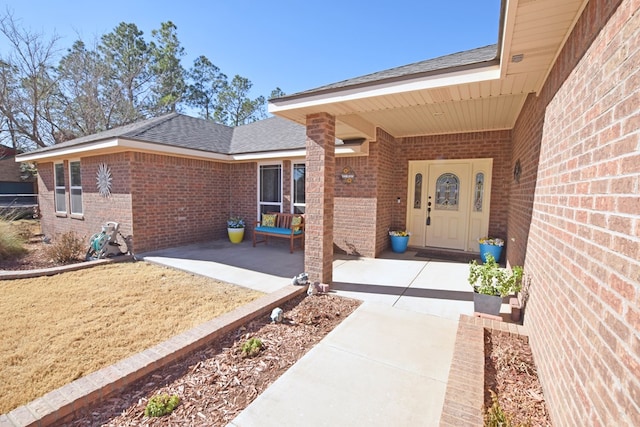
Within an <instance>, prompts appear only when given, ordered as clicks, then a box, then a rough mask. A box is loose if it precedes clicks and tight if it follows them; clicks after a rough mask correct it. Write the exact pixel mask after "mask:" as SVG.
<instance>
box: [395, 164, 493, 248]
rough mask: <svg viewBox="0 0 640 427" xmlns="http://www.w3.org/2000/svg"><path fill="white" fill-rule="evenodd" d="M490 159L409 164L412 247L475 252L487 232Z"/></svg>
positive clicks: (408, 225) (408, 217)
mask: <svg viewBox="0 0 640 427" xmlns="http://www.w3.org/2000/svg"><path fill="white" fill-rule="evenodd" d="M492 163H493V162H492V159H473V160H444V161H442V160H441V161H412V162H409V191H408V197H407V200H408V201H409V205H408V212H407V228H408V230H409V231H410V232H411V238H410V241H409V244H410V245H412V246H423V247H434V248H445V249H458V250H464V251H477V250H478V245H477V239H478V238H479V237H482V236H484V235H486V234H487V231H488V228H489V193H490V189H491V167H492Z"/></svg>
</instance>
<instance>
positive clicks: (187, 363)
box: [60, 294, 360, 426]
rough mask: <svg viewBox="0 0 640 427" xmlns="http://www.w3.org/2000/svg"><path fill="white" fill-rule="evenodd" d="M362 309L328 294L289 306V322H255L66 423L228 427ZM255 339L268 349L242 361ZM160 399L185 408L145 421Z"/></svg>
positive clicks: (265, 318) (286, 306)
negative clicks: (245, 347)
mask: <svg viewBox="0 0 640 427" xmlns="http://www.w3.org/2000/svg"><path fill="white" fill-rule="evenodd" d="M359 305H360V302H359V301H356V300H351V299H347V298H340V297H337V296H333V295H329V294H325V295H314V296H310V297H307V296H306V295H305V296H302V297H298V298H295V299H293V300H291V301H289V302H287V303H286V304H284V305H283V306H282V309H283V310H284V321H283V322H282V323H271V322H270V319H269V316H263V317H262V318H260V319H256V320H254V321H252V322H250V323H249V324H248V325H246V326H243V327H241V328H239V329H238V330H236V331H233V332H231V333H229V334H227V335H226V336H225V337H223V338H222V339H220V340H218V341H217V342H216V344H215V345H212V346H210V347H208V348H205V349H203V350H200V351H198V352H196V353H194V354H192V355H191V356H189V357H187V358H186V359H183V360H181V361H179V362H177V363H175V364H173V365H171V366H168V367H166V368H164V369H161V370H159V371H156V372H154V373H153V374H152V375H149V376H148V377H146V378H143V379H141V380H139V381H138V382H136V383H133V384H132V385H130V386H128V387H127V388H126V389H125V390H123V391H122V392H120V393H117V394H116V395H115V396H112V397H111V398H108V399H106V400H105V401H103V402H100V403H99V404H97V405H94V406H91V407H88V408H86V409H84V410H83V411H82V412H81V413H80V414H78V417H77V418H76V419H75V420H73V421H70V420H66V422H65V423H64V425H66V426H95V425H106V426H168V425H190V426H193V425H202V426H212V425H226V424H227V423H229V422H230V421H231V420H232V419H233V418H234V417H235V416H236V415H238V414H239V413H240V412H241V411H242V410H243V409H244V408H245V407H246V406H247V405H248V404H249V403H251V401H253V400H254V399H255V398H256V397H257V396H258V395H259V394H260V393H262V392H263V391H264V390H265V389H266V388H267V387H269V385H270V384H271V383H273V382H274V381H275V380H276V379H277V378H278V377H280V375H282V374H283V373H284V372H285V371H286V370H287V369H288V368H289V367H291V366H292V365H293V364H294V363H295V362H296V361H297V360H298V359H300V357H302V356H303V355H304V354H305V353H306V352H307V351H309V350H310V349H311V348H312V347H313V346H314V345H315V344H316V343H317V342H319V341H320V340H321V339H322V338H323V337H324V336H325V335H326V334H327V333H329V332H330V331H331V330H332V329H333V328H334V327H335V326H336V325H338V324H339V323H340V322H341V321H342V320H344V319H345V318H346V317H347V316H348V315H349V314H350V313H351V312H353V311H354V310H355V309H356V308H357V307H358V306H359ZM253 337H255V338H258V339H260V340H261V341H262V343H263V349H262V350H261V351H260V353H259V354H258V355H257V356H255V357H243V356H242V354H241V353H242V350H241V347H242V344H244V343H245V342H246V341H247V340H248V339H249V338H253ZM161 393H167V394H169V395H173V394H177V395H178V396H179V397H180V404H179V406H178V407H177V408H176V409H175V410H174V411H173V413H171V414H170V415H166V416H163V417H158V418H150V417H146V416H145V415H144V410H145V407H146V405H147V402H148V401H149V399H150V398H151V397H152V396H154V395H156V394H161ZM60 425H62V424H60Z"/></svg>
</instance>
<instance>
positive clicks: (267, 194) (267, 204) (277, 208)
mask: <svg viewBox="0 0 640 427" xmlns="http://www.w3.org/2000/svg"><path fill="white" fill-rule="evenodd" d="M258 191H259V192H260V194H259V197H258V210H259V212H258V215H260V214H263V213H266V212H282V165H281V164H270V165H260V167H259V173H258Z"/></svg>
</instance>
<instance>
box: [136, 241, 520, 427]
mask: <svg viewBox="0 0 640 427" xmlns="http://www.w3.org/2000/svg"><path fill="white" fill-rule="evenodd" d="M416 254H417V251H416V250H411V249H410V250H408V251H407V252H405V253H404V254H396V253H393V252H390V251H389V252H386V253H384V254H382V256H381V257H379V258H376V259H371V258H358V257H353V256H348V255H336V256H335V258H334V262H333V283H332V286H331V292H333V293H335V294H337V295H340V296H344V297H349V298H355V299H359V300H362V301H364V304H363V305H362V306H360V307H359V308H358V309H357V310H356V311H355V312H354V313H353V314H352V315H351V316H349V317H348V318H347V319H346V320H345V321H344V322H343V323H342V324H340V325H339V326H338V327H337V328H336V329H335V330H334V331H332V332H331V333H330V334H329V335H328V336H327V337H325V338H324V339H323V340H322V341H321V342H320V343H319V344H318V345H316V347H314V348H313V349H312V350H311V351H310V352H309V353H307V354H306V355H305V356H304V357H303V358H302V359H301V360H299V361H298V362H297V363H296V364H295V365H294V366H293V367H292V368H290V369H289V370H288V371H287V372H286V373H285V374H284V375H283V376H282V377H280V378H279V379H278V380H277V381H276V382H275V383H274V384H273V385H271V386H270V387H269V388H268V389H267V390H266V391H265V392H264V393H263V394H262V395H260V396H258V398H257V399H256V400H255V401H254V402H252V404H251V405H250V406H249V407H247V408H246V409H245V410H244V411H243V412H242V413H241V414H240V415H239V416H238V417H237V418H236V419H234V420H233V422H232V423H231V424H230V426H234V427H239V426H243V427H247V426H281V425H283V423H284V424H289V425H303V424H304V425H308V426H325V425H326V426H329V425H358V424H367V425H371V426H378V425H379V426H387V425H427V426H429V425H438V424H439V421H440V415H441V412H442V405H443V402H444V398H445V390H446V387H447V379H448V375H449V370H450V366H451V360H452V356H453V350H454V344H455V337H456V330H457V325H458V319H459V317H460V315H461V314H467V315H471V314H473V293H472V292H471V288H470V287H469V285H468V283H467V274H468V264H467V263H466V262H452V261H447V260H444V259H433V258H425V257H419V256H416ZM138 257H139V258H143V259H145V260H146V261H148V262H153V263H157V264H161V265H166V266H171V267H174V268H179V269H182V270H185V271H190V272H193V273H196V274H201V275H205V276H208V277H212V278H216V279H219V280H223V281H227V282H231V283H234V284H237V285H240V286H245V287H248V288H252V289H257V290H260V291H262V292H265V293H271V292H274V291H276V290H278V289H281V288H283V287H285V286H287V285H290V284H291V280H292V278H293V276H295V275H297V274H298V273H300V272H302V271H303V270H304V255H303V252H302V251H297V252H295V253H293V254H290V253H289V250H288V245H287V243H286V242H284V241H283V242H279V241H277V240H276V241H273V242H270V243H269V245H268V246H266V245H259V246H257V247H256V248H253V247H252V246H251V243H250V242H248V241H244V242H242V243H241V244H231V243H229V242H227V241H223V240H219V241H212V242H207V243H198V244H193V245H189V246H184V247H179V248H171V249H165V250H161V251H155V252H151V253H145V254H140V255H139V256H138ZM503 309H504V310H508V306H506V305H505V306H503Z"/></svg>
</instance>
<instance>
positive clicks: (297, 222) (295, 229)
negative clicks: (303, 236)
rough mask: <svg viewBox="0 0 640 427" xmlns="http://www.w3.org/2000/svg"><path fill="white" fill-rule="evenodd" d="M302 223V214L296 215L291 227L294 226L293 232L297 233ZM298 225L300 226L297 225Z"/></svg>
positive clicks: (292, 219)
mask: <svg viewBox="0 0 640 427" xmlns="http://www.w3.org/2000/svg"><path fill="white" fill-rule="evenodd" d="M300 224H302V217H301V216H294V217H293V218H291V228H293V232H294V233H295V232H296V231H298V230H300V227H299V225H300ZM296 226H298V227H296Z"/></svg>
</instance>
